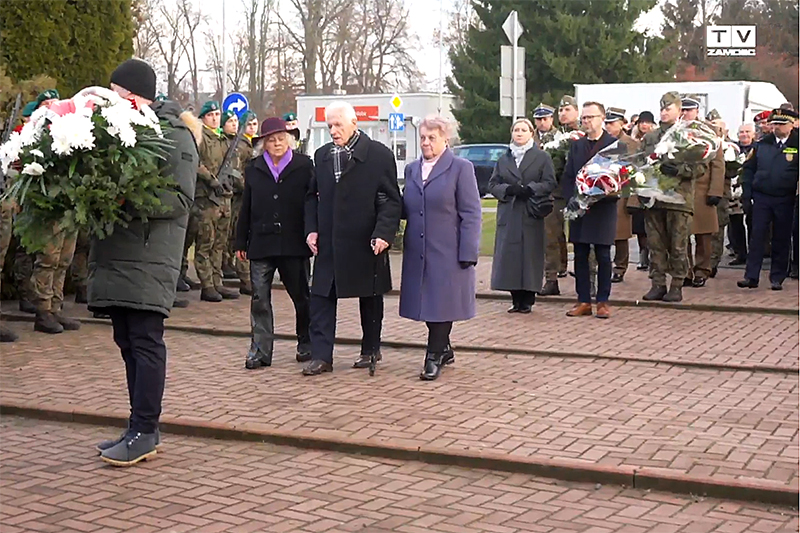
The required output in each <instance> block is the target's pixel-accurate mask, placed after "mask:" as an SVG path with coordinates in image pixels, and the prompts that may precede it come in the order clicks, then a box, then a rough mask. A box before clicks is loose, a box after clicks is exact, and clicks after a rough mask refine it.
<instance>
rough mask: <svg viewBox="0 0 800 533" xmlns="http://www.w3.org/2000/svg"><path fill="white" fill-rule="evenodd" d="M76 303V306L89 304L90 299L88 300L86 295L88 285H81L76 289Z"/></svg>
mask: <svg viewBox="0 0 800 533" xmlns="http://www.w3.org/2000/svg"><path fill="white" fill-rule="evenodd" d="M75 303H76V304H87V303H89V299H88V298H87V294H86V285H79V286H78V287H77V288H76V289H75Z"/></svg>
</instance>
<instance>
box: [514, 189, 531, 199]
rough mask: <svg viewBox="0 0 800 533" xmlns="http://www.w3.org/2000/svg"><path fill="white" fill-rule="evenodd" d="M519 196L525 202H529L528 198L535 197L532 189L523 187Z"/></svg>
mask: <svg viewBox="0 0 800 533" xmlns="http://www.w3.org/2000/svg"><path fill="white" fill-rule="evenodd" d="M517 196H519V197H520V198H522V199H523V200H527V199H528V198H530V197H532V196H533V191H532V190H531V188H530V187H522V192H520V193H519V194H518V195H517Z"/></svg>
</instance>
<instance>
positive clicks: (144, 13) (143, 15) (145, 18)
mask: <svg viewBox="0 0 800 533" xmlns="http://www.w3.org/2000/svg"><path fill="white" fill-rule="evenodd" d="M131 10H132V12H133V22H134V34H133V53H134V55H135V56H136V57H138V58H139V59H143V60H145V61H148V62H153V60H155V59H156V57H157V55H158V40H159V39H160V38H161V36H160V35H159V34H158V33H157V32H156V31H154V25H153V24H152V23H151V21H152V19H153V17H154V16H156V2H155V0H134V2H133V5H132V7H131Z"/></svg>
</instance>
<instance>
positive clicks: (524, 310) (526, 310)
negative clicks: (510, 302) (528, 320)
mask: <svg viewBox="0 0 800 533" xmlns="http://www.w3.org/2000/svg"><path fill="white" fill-rule="evenodd" d="M532 311H533V308H532V307H531V306H530V305H521V306H519V309H518V310H517V313H519V314H521V315H529V314H531V312H532Z"/></svg>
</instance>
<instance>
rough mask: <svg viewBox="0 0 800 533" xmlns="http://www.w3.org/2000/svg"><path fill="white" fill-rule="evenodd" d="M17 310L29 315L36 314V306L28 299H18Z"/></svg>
mask: <svg viewBox="0 0 800 533" xmlns="http://www.w3.org/2000/svg"><path fill="white" fill-rule="evenodd" d="M19 310H20V311H22V312H23V313H28V314H30V315H35V314H36V306H35V305H33V304H32V303H31V302H29V301H28V300H20V301H19Z"/></svg>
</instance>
